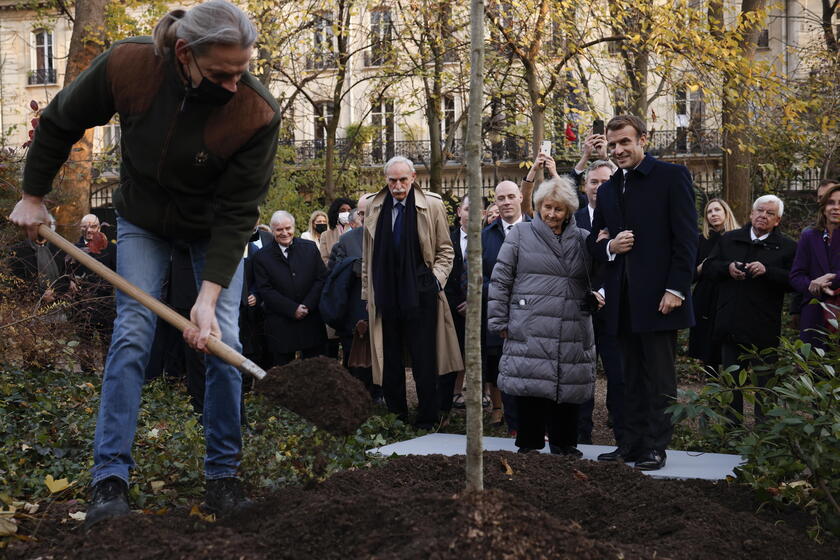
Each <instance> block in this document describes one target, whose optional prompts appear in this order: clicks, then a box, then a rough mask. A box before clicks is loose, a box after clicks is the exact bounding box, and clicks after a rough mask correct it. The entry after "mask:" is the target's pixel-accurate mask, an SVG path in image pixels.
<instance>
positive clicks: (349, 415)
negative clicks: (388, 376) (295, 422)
mask: <svg viewBox="0 0 840 560" xmlns="http://www.w3.org/2000/svg"><path fill="white" fill-rule="evenodd" d="M254 390H255V391H256V392H258V393H262V394H263V395H265V396H266V398H267V399H269V400H270V401H271V402H274V403H276V404H278V405H280V406H282V407H284V408H288V409H289V410H291V411H292V412H294V413H296V414H299V415H300V416H302V417H304V418H306V419H307V420H309V421H310V422H312V423H313V424H315V425H316V426H318V427H319V428H322V429H324V430H327V431H329V432H332V433H333V434H337V435H350V434H352V433H353V432H355V431H356V429H357V428H358V427H359V426H361V425H362V423H363V422H364V421H365V420H367V419H368V417H369V416H370V413H371V409H372V402H371V399H370V394H369V393H368V392H367V390H366V389H365V386H364V385H363V384H362V382H361V381H359V380H358V379H356V378H355V377H353V376H352V375H350V372H348V371H347V370H346V369H344V368H343V367H342V366H341V364H340V363H339V362H337V361H336V360H333V359H331V358H324V357H319V358H309V359H307V360H297V361H294V362H291V363H290V364H287V365H285V366H280V367H273V368H271V369H270V370H268V375H266V377H265V379H264V380H262V381H261V382H259V383H257V384H256V385H255V389H254Z"/></svg>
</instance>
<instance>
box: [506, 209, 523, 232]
mask: <svg viewBox="0 0 840 560" xmlns="http://www.w3.org/2000/svg"><path fill="white" fill-rule="evenodd" d="M521 221H522V214H520V215H519V218H517V219H516V220H515V221H513V222H510V223H508V222H506V221H505V219H504V218H502V231H503V232H505V237H507V234H509V233H510V230H511V229H513V226H515V225H516V224H518V223H519V222H521Z"/></svg>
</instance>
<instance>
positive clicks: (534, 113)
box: [522, 64, 545, 215]
mask: <svg viewBox="0 0 840 560" xmlns="http://www.w3.org/2000/svg"><path fill="white" fill-rule="evenodd" d="M524 66H525V82H526V83H527V84H528V98H529V99H530V101H531V130H532V133H531V153H530V154H529V156H530V157H531V158H536V157H537V154H538V153H540V144H542V141H543V139H544V138H545V94H544V93H543V92H542V91H541V89H542V88H541V86H540V82H539V80H538V79H537V69H536V68H535V67H534V66H533V65H531V64H525V65H524ZM542 180H543V170H542V168H539V169H537V174H536V176H535V178H534V183H533V184H534V185H539V184H540V183H541V182H542ZM532 190H533V186H526V187H525V188H524V189H523V190H522V213H523V214H529V215H530V214H532V213H533V209H532V208H531V197H532V196H533V192H532Z"/></svg>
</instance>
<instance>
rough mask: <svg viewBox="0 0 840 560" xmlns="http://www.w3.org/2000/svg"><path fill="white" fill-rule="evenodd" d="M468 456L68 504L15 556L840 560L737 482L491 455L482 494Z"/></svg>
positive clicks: (793, 516)
mask: <svg viewBox="0 0 840 560" xmlns="http://www.w3.org/2000/svg"><path fill="white" fill-rule="evenodd" d="M463 484H464V458H463V457H462V456H461V457H442V456H434V455H432V456H422V457H421V456H412V457H400V458H396V459H393V460H391V461H389V462H388V463H386V464H385V465H384V466H381V467H376V468H371V469H360V470H355V471H345V472H343V473H340V474H337V475H335V476H333V477H331V478H330V479H328V480H327V481H325V482H324V483H322V484H320V485H317V486H315V487H313V488H311V489H302V488H288V489H284V490H282V491H279V492H277V493H274V494H271V495H269V496H266V497H265V498H264V499H263V500H261V501H259V502H257V503H256V504H255V505H254V506H253V507H252V508H251V509H249V510H248V511H246V512H243V513H242V514H240V515H238V516H236V517H233V518H228V519H223V520H220V521H218V522H216V523H207V522H205V521H203V520H202V519H201V518H200V517H197V516H191V515H189V513H188V512H187V511H186V510H178V511H174V512H167V513H164V514H162V515H131V516H129V517H126V518H122V519H117V520H114V521H112V522H110V523H105V524H103V525H102V526H101V528H97V530H96V531H95V532H93V533H91V534H89V535H87V534H84V533H83V532H82V530H81V527H80V525H78V524H76V523H75V522H68V517H67V508H66V507H64V508H63V509H62V507H56V508H52V509H50V510H49V511H50V512H52V513H48V514H47V517H46V518H41V519H38V520H33V521H32V522H31V524H27V525H26V526H22V527H21V529H22V532H23V533H24V534H26V535H32V534H33V533H34V534H35V536H36V537H37V538H38V539H39V541H38V542H36V541H32V540H30V541H27V542H17V543H14V544H13V545H12V546H11V548H10V549H9V550H8V553H9V556H10V557H11V558H35V557H38V556H41V557H52V558H121V559H128V560H132V559H149V558H161V559H164V558H166V559H169V558H206V559H211V558H212V559H214V560H215V559H217V558H249V559H251V558H254V559H263V558H266V559H267V558H291V559H319V560H320V559H339V558H340V559H345V558H377V559H404V558H408V559H436V560H443V559H453V560H473V559H475V560H478V559H482V560H483V559H486V558H509V559H513V558H576V559H582V560H588V559H596V558H597V559H606V558H627V559H631V558H680V559H698V560H700V559H703V560H707V559H716V558H721V559H724V558H725V559H729V558H761V559H762V560H776V559H778V560H788V559H789V558H808V559H809V560H822V559H829V558H832V559H834V558H836V551H837V550H838V545H839V544H840V543H838V541H837V540H836V539H829V541H828V542H826V543H825V544H823V545H819V544H816V543H814V542H813V541H811V540H810V539H809V538H808V537H807V535H806V533H805V530H804V528H805V526H806V525H807V524H808V523H809V522H810V520H809V518H808V517H807V516H805V515H803V514H801V513H799V512H780V511H770V510H768V509H766V508H765V509H763V510H761V513H756V509H757V507H758V504H757V503H754V502H753V497H752V496H753V494H752V492H751V491H749V490H748V489H746V488H743V487H739V486H734V485H730V484H728V483H725V482H721V483H717V484H714V483H705V482H686V481H661V480H654V479H650V478H648V477H646V476H644V475H642V474H641V473H638V472H635V471H633V470H631V469H629V468H628V467H625V466H623V465H614V464H603V463H594V462H590V461H575V460H573V459H569V458H565V457H555V456H551V455H517V454H511V453H504V452H494V453H486V454H485V484H486V487H487V488H488V490H487V491H486V492H484V493H482V494H473V495H469V494H463V493H462V492H463Z"/></svg>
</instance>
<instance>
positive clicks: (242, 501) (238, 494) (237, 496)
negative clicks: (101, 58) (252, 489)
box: [204, 477, 252, 516]
mask: <svg viewBox="0 0 840 560" xmlns="http://www.w3.org/2000/svg"><path fill="white" fill-rule="evenodd" d="M204 501H205V503H206V504H207V508H208V509H209V510H210V511H212V512H213V513H215V514H216V515H220V516H223V515H228V514H231V513H233V512H235V511H238V510H240V509H242V508H244V507H247V506H249V505H251V503H252V502H251V500H249V499H248V498H246V497H245V494H244V493H243V492H242V483H241V482H240V481H239V479H238V478H234V477H228V478H217V479H215V480H208V481H207V488H206V491H205V495H204Z"/></svg>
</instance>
